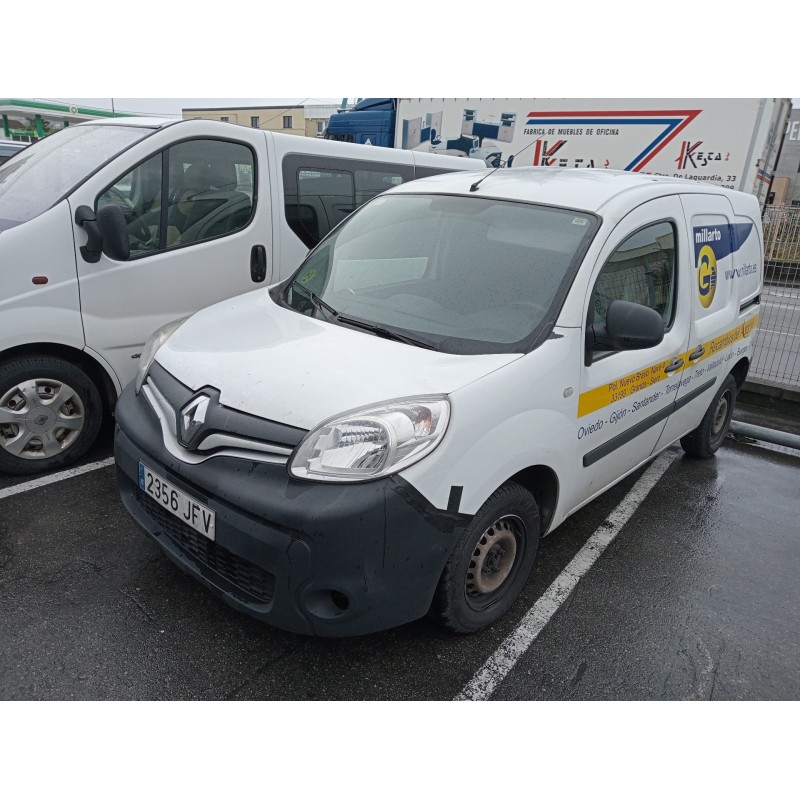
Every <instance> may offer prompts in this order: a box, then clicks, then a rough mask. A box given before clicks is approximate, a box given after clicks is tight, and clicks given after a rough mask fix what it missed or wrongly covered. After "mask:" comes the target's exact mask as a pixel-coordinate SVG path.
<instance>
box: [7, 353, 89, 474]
mask: <svg viewBox="0 0 800 800" xmlns="http://www.w3.org/2000/svg"><path fill="white" fill-rule="evenodd" d="M101 421H102V403H101V402H100V394H99V392H98V391H97V387H96V386H95V385H94V383H93V382H92V381H91V380H90V378H89V377H88V376H87V375H86V374H85V373H84V372H82V371H81V370H80V369H78V367H76V366H75V365H74V364H70V363H69V361H64V360H63V359H60V358H51V357H49V356H26V357H23V358H18V359H14V360H13V361H8V362H6V363H5V364H3V365H2V366H1V367H0V471H2V472H10V473H11V474H13V475H32V474H33V473H36V472H43V471H44V470H48V469H56V468H58V467H64V466H67V465H68V464H71V463H73V462H74V461H77V459H79V458H80V457H81V456H82V455H83V454H84V453H85V452H86V451H87V450H88V449H89V447H91V445H92V444H93V443H94V441H95V439H96V438H97V434H98V432H99V431H100V423H101Z"/></svg>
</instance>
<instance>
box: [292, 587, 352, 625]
mask: <svg viewBox="0 0 800 800" xmlns="http://www.w3.org/2000/svg"><path fill="white" fill-rule="evenodd" d="M303 605H304V606H305V607H306V609H307V610H308V612H309V613H310V614H313V615H314V616H315V617H318V618H319V619H333V618H334V617H340V616H342V614H344V613H346V612H347V610H348V609H349V608H350V598H349V597H348V596H347V595H346V594H345V593H344V592H340V591H339V590H338V589H315V590H314V591H313V592H309V593H308V594H307V595H306V596H305V598H304V599H303Z"/></svg>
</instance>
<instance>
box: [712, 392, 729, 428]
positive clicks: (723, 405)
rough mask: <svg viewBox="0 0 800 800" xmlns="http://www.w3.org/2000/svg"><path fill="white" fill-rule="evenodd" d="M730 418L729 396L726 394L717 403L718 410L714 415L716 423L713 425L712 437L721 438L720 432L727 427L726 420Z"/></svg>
mask: <svg viewBox="0 0 800 800" xmlns="http://www.w3.org/2000/svg"><path fill="white" fill-rule="evenodd" d="M727 416H728V395H727V394H724V395H722V397H720V399H719V403H717V410H716V412H715V413H714V422H713V423H712V425H711V435H712V436H719V434H720V431H721V430H722V429H723V427H724V426H725V419H726V418H727Z"/></svg>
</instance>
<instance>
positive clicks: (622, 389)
mask: <svg viewBox="0 0 800 800" xmlns="http://www.w3.org/2000/svg"><path fill="white" fill-rule="evenodd" d="M757 323H758V314H754V315H753V316H752V317H750V318H749V319H746V320H745V321H744V322H742V323H740V324H739V325H737V326H736V327H735V328H731V330H729V331H728V332H727V333H723V334H722V335H721V336H717V337H716V338H715V339H711V340H710V341H708V342H704V343H703V347H704V348H705V353H703V355H702V356H701V357H700V358H697V359H695V360H694V361H689V355H690V353H692V352H693V350H690V351H688V352H686V353H682V354H681V355H680V356H679V357H680V358H682V359H683V366H682V367H681V368H680V369H677V370H675V371H674V372H672V373H670V374H669V375H668V374H667V373H666V372H664V370H665V369H666V367H667V366H668V365H669V363H670V362H671V361H672V359H671V358H669V359H667V360H666V361H659V362H658V363H657V364H651V365H650V366H649V367H645V368H644V369H640V370H638V371H636V372H632V373H631V374H630V375H625V376H624V377H622V378H618V379H617V380H615V381H611V383H608V384H604V385H603V386H598V387H597V388H596V389H590V390H589V391H588V392H583V394H581V396H580V398H579V399H578V416H579V417H584V416H586V415H587V414H591V413H593V412H594V411H597V410H598V409H600V408H604V407H605V406H608V405H611V403H616V402H617V400H623V399H624V398H626V397H630V396H631V395H632V394H636V392H641V391H643V390H644V389H649V388H650V387H651V386H654V385H655V384H657V383H661V381H665V380H667V379H668V378H672V377H673V376H675V375H677V374H679V373H680V372H682V371H683V370H685V369H688V368H690V367H694V366H696V365H697V364H700V363H702V362H703V361H705V360H706V359H707V358H712V357H713V356H715V355H717V354H718V353H720V352H721V351H722V350H725V349H726V348H728V347H730V346H731V345H732V344H735V343H736V342H738V341H740V340H741V339H746V338H747V337H748V336H749V335H750V334H751V333H752V331H753V329H754V328H755V327H756V324H757Z"/></svg>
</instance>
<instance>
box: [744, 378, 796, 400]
mask: <svg viewBox="0 0 800 800" xmlns="http://www.w3.org/2000/svg"><path fill="white" fill-rule="evenodd" d="M742 391H743V392H750V394H756V395H759V396H760V397H768V398H770V399H771V400H785V401H787V402H789V403H800V391H795V390H794V389H787V388H786V387H785V386H778V385H776V384H771V383H761V382H754V381H745V382H744V386H742Z"/></svg>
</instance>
